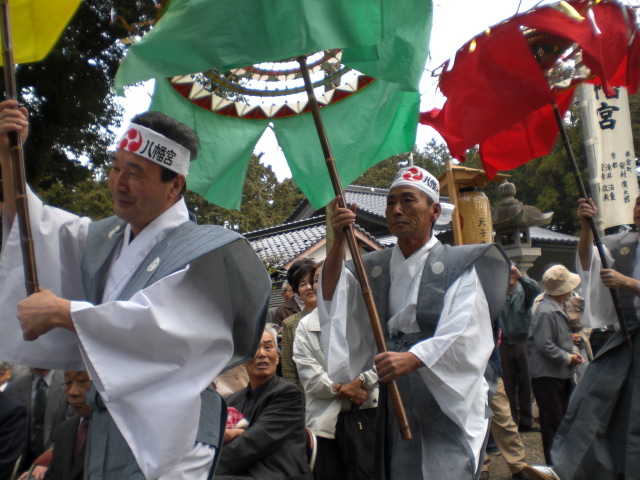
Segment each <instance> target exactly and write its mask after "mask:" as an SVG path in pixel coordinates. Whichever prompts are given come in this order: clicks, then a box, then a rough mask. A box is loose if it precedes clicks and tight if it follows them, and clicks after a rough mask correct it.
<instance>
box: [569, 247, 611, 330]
mask: <svg viewBox="0 0 640 480" xmlns="http://www.w3.org/2000/svg"><path fill="white" fill-rule="evenodd" d="M604 250H605V254H606V256H607V262H608V264H609V265H613V263H614V262H613V257H612V256H611V253H610V252H609V249H608V248H607V247H606V246H604ZM576 265H577V270H578V275H580V282H581V287H582V296H583V297H584V300H585V304H584V314H583V316H582V319H581V320H580V323H581V324H582V326H584V327H587V328H599V327H606V326H607V325H618V317H617V315H616V310H615V307H614V306H613V300H612V298H611V292H610V291H609V289H608V288H607V287H605V286H604V283H602V280H600V270H601V269H602V262H601V261H600V255H599V253H598V249H597V248H596V247H595V246H594V247H593V251H592V252H591V264H590V265H589V269H588V270H583V269H582V263H581V262H580V258H579V257H578V256H577V254H576Z"/></svg>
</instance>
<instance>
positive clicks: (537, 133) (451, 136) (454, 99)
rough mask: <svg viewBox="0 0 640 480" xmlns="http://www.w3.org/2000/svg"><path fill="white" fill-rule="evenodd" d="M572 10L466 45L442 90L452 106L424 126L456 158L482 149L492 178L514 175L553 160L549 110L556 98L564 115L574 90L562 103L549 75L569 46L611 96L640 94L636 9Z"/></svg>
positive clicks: (557, 9) (516, 22)
mask: <svg viewBox="0 0 640 480" xmlns="http://www.w3.org/2000/svg"><path fill="white" fill-rule="evenodd" d="M570 4H571V6H570V7H567V5H566V4H556V5H550V6H546V7H541V8H538V9H534V10H531V11H529V12H526V13H524V14H522V15H517V16H515V17H513V18H511V19H509V20H507V21H505V22H503V23H501V24H499V25H497V26H495V27H493V28H492V29H491V30H490V31H489V32H488V33H485V34H483V35H480V36H478V37H476V38H475V39H474V40H472V41H471V42H469V43H467V44H466V45H465V46H464V47H463V48H461V49H460V50H459V51H458V53H457V54H456V57H455V63H454V65H453V67H452V68H451V70H449V71H447V67H448V64H446V65H445V71H444V72H443V73H442V75H441V76H440V89H441V91H442V93H443V94H444V95H446V97H447V101H446V102H445V105H444V107H443V108H442V110H437V109H436V110H432V111H430V112H424V113H422V114H421V116H420V123H424V124H427V125H431V126H433V127H434V128H435V129H436V130H437V131H438V132H439V133H440V134H441V135H442V137H443V138H444V139H445V141H446V142H447V146H448V147H449V150H450V152H451V155H452V156H453V157H455V158H458V159H460V160H464V155H465V152H466V150H467V149H468V148H471V147H472V146H474V145H476V144H480V156H481V158H482V160H483V163H484V166H485V169H486V171H487V173H488V174H489V176H493V175H495V173H496V172H497V170H498V169H501V170H509V169H512V168H516V167H518V166H520V165H522V164H524V163H526V162H527V161H529V160H531V159H533V158H538V157H540V156H543V155H546V154H547V153H549V152H550V151H551V148H553V143H554V141H555V139H556V137H557V134H558V127H557V125H556V122H555V119H554V115H553V112H552V110H551V107H550V106H549V105H548V104H549V103H550V102H551V101H552V100H554V99H555V100H556V101H557V103H558V106H559V108H560V109H561V112H562V113H563V114H564V112H566V110H567V109H568V108H569V105H570V102H571V98H572V96H573V87H572V88H571V90H570V91H566V92H562V93H560V94H557V98H556V94H554V93H553V92H552V91H551V89H550V88H549V86H548V85H547V81H546V79H545V78H544V76H543V69H548V68H550V67H551V66H552V64H553V63H554V62H555V61H556V60H557V58H558V56H559V55H560V54H561V53H562V51H563V50H564V49H565V48H567V47H568V46H569V45H570V44H571V43H578V44H579V46H580V47H581V50H582V58H583V62H584V64H585V65H586V66H587V67H588V68H589V69H590V70H591V71H592V72H593V73H594V74H595V75H596V77H597V79H595V80H594V81H596V82H598V83H600V84H602V85H603V90H604V91H605V93H607V94H613V90H612V87H613V86H614V85H618V86H619V85H628V86H629V88H630V90H631V91H632V92H634V91H636V90H637V88H638V84H639V83H640V40H639V39H638V38H637V37H638V36H639V34H638V33H636V37H635V38H633V37H632V35H633V32H634V28H636V21H635V15H634V13H633V10H632V9H630V8H629V7H624V6H621V5H620V4H618V3H616V2H601V3H598V4H596V5H593V6H591V9H590V10H586V13H585V12H583V11H582V10H584V8H583V7H584V6H586V5H587V3H586V2H584V1H579V0H576V1H573V2H570ZM581 9H582V10H581ZM578 12H580V13H582V14H583V15H585V17H581V16H580V14H579V13H578ZM527 29H534V30H533V32H529V31H528V30H527ZM523 32H524V33H525V35H526V37H528V38H526V39H525V36H523ZM632 38H633V45H632V46H631V47H630V46H629V43H630V40H631V39H632ZM532 49H534V51H532ZM534 53H535V54H536V55H538V57H539V59H538V60H536V57H535V56H534ZM541 53H542V54H541ZM540 54H541V55H540ZM545 57H546V58H548V59H549V60H547V59H546V58H545ZM540 58H542V59H540ZM627 65H628V66H627ZM616 72H617V73H616Z"/></svg>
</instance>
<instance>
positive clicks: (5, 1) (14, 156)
mask: <svg viewBox="0 0 640 480" xmlns="http://www.w3.org/2000/svg"><path fill="white" fill-rule="evenodd" d="M0 16H1V17H2V18H1V21H2V25H1V26H2V62H3V66H4V68H3V76H4V89H5V93H6V96H7V98H8V99H11V100H17V99H18V93H17V87H16V77H15V73H14V66H15V65H14V62H13V43H12V40H11V20H10V15H9V0H0ZM7 135H8V138H9V151H10V153H11V171H12V177H13V178H12V179H11V180H12V181H13V189H14V198H15V204H16V213H17V216H18V226H19V227H20V246H21V248H22V258H23V265H24V279H25V287H26V289H27V295H31V294H33V293H36V292H38V291H39V290H40V287H39V285H38V274H37V272H36V257H35V252H34V248H33V239H32V238H31V224H30V223H29V205H28V202H27V182H26V176H25V170H24V151H23V149H22V139H21V138H20V134H19V133H18V132H8V134H7ZM5 173H6V172H5Z"/></svg>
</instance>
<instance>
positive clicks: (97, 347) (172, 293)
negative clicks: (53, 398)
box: [71, 254, 235, 478]
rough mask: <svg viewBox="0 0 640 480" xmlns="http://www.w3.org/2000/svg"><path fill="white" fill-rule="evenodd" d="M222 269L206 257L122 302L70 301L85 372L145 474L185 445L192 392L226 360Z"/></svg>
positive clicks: (192, 414) (195, 403) (228, 321)
mask: <svg viewBox="0 0 640 480" xmlns="http://www.w3.org/2000/svg"><path fill="white" fill-rule="evenodd" d="M224 271H225V267H224V265H223V259H222V258H221V254H220V255H211V254H209V255H207V256H205V257H204V258H202V259H199V260H198V261H197V262H195V263H192V264H191V265H190V266H189V267H188V268H186V269H183V270H180V271H178V272H176V273H174V274H172V275H170V276H168V277H165V278H164V279H162V280H160V281H158V282H157V283H155V284H153V285H151V286H149V287H147V288H145V289H144V290H141V291H140V292H138V293H136V294H135V295H134V296H133V297H131V299H130V300H128V301H115V302H108V303H105V304H102V305H96V306H94V305H91V304H88V303H85V302H72V307H71V313H72V318H73V322H74V325H75V327H76V330H77V333H78V338H79V339H80V343H81V350H82V355H83V357H84V359H85V361H86V365H87V369H88V370H89V372H90V373H91V376H92V378H93V380H94V383H95V385H96V389H97V390H98V391H99V392H100V394H101V396H102V398H103V400H104V402H105V405H106V406H107V408H108V409H109V412H110V413H111V415H112V417H113V419H114V421H115V423H116V425H117V426H118V428H119V430H120V431H121V432H122V434H123V436H124V438H125V439H126V440H127V443H128V444H129V446H130V447H131V449H132V451H133V453H134V455H135V457H136V459H137V461H138V464H139V465H140V467H141V468H142V470H143V472H144V473H145V475H147V477H152V478H155V477H156V476H157V475H156V474H157V473H158V472H161V471H162V470H163V469H166V468H167V466H171V465H172V464H175V463H176V461H177V460H179V459H180V458H182V456H183V455H184V454H185V453H186V451H179V449H177V448H176V445H178V446H186V447H187V449H190V448H192V447H193V444H194V441H195V435H196V432H197V430H198V418H199V413H200V392H201V391H202V390H204V389H205V388H206V387H207V386H208V385H209V384H210V383H211V381H212V380H213V379H214V378H215V377H216V376H217V375H218V374H219V373H220V371H221V370H222V368H223V367H224V366H225V365H226V363H227V362H228V361H229V359H230V358H231V354H232V352H233V340H232V324H233V320H234V318H235V314H234V311H233V306H232V304H231V300H230V298H231V295H230V292H229V285H228V283H227V281H226V278H225V275H224V274H222V273H220V272H224ZM167 412H171V414H170V415H167ZM159 419H161V421H159ZM166 432H171V435H166Z"/></svg>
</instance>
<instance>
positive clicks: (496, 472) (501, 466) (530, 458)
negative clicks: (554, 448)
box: [489, 432, 545, 480]
mask: <svg viewBox="0 0 640 480" xmlns="http://www.w3.org/2000/svg"><path fill="white" fill-rule="evenodd" d="M520 437H521V438H522V443H524V449H525V455H526V459H527V463H528V464H529V465H544V463H545V462H544V453H543V451H542V439H541V437H540V433H539V432H529V433H521V434H520ZM489 458H491V463H490V464H489V475H490V478H491V480H508V479H510V478H511V471H510V470H509V468H508V467H507V464H506V462H505V461H504V458H502V455H489Z"/></svg>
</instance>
